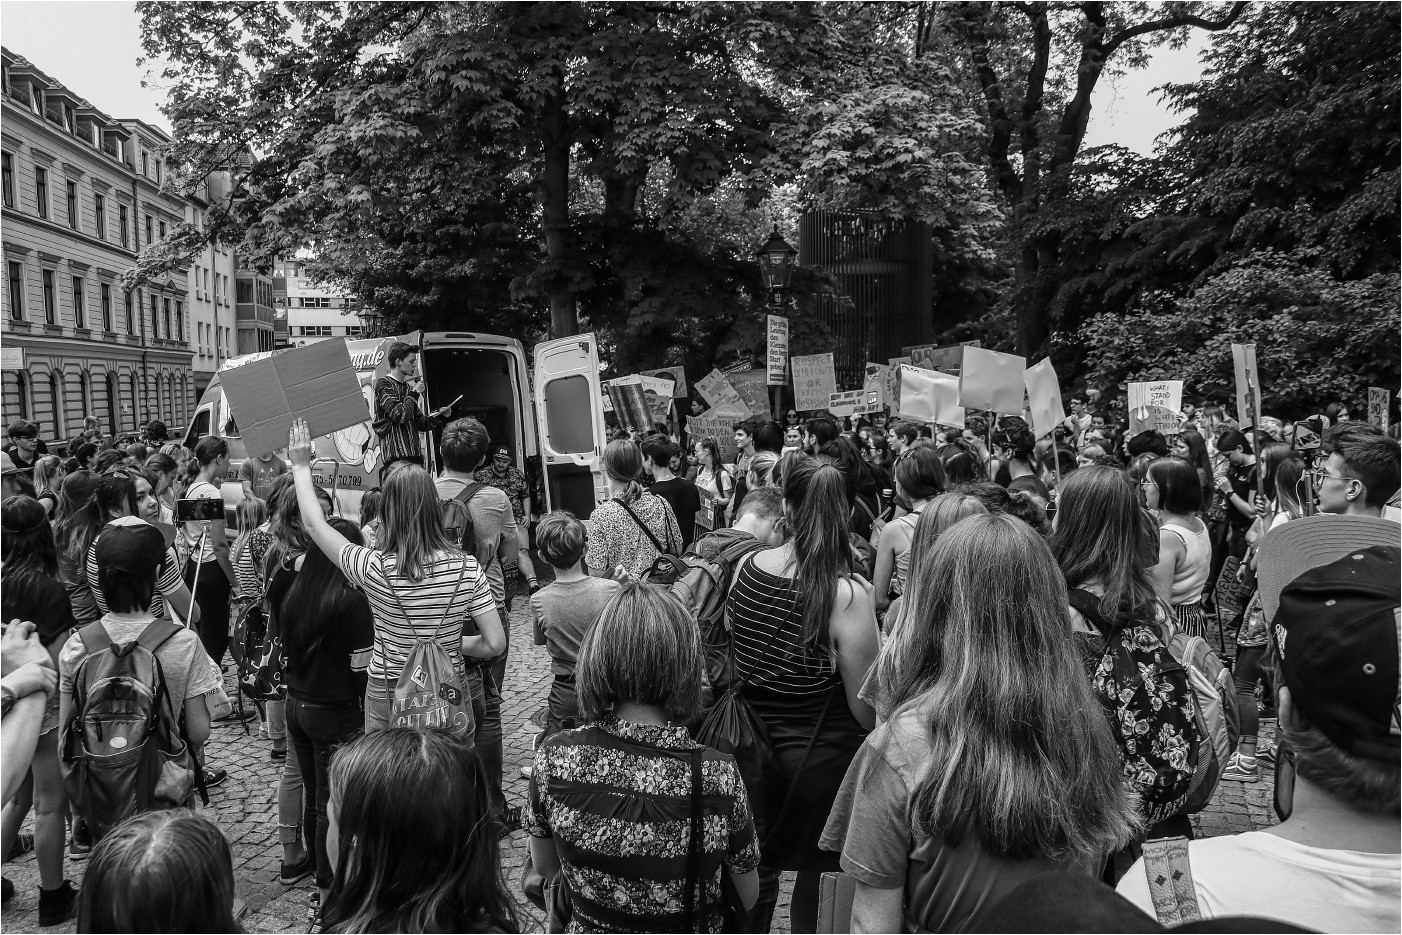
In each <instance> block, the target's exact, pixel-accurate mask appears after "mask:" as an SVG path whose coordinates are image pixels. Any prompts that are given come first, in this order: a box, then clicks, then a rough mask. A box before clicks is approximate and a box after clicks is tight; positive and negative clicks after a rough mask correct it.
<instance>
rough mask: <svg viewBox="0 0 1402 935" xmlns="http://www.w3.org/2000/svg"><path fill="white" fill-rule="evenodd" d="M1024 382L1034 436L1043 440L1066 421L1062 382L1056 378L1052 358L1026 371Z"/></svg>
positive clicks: (1024, 372)
mask: <svg viewBox="0 0 1402 935" xmlns="http://www.w3.org/2000/svg"><path fill="white" fill-rule="evenodd" d="M1022 382H1023V385H1024V386H1025V387H1026V388H1027V404H1028V408H1029V409H1031V419H1030V420H1029V421H1030V422H1031V423H1032V434H1033V435H1035V436H1036V437H1037V438H1041V437H1042V436H1043V435H1046V434H1047V433H1049V432H1051V431H1052V430H1053V429H1055V428H1056V427H1057V426H1058V425H1060V424H1061V423H1062V422H1065V421H1066V410H1065V409H1064V408H1063V407H1062V405H1061V382H1060V381H1059V380H1058V379H1057V377H1056V368H1054V367H1053V366H1052V362H1051V358H1050V357H1048V358H1046V359H1045V360H1041V361H1038V362H1037V363H1035V364H1033V365H1032V366H1031V367H1028V368H1027V369H1026V370H1024V371H1023V373H1022Z"/></svg>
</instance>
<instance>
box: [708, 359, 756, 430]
mask: <svg viewBox="0 0 1402 935" xmlns="http://www.w3.org/2000/svg"><path fill="white" fill-rule="evenodd" d="M696 391H697V392H698V393H700V394H701V398H702V399H704V400H706V402H708V403H710V404H711V408H712V409H719V410H721V411H724V412H728V413H731V414H733V415H736V416H739V417H740V418H742V419H748V418H749V417H750V415H751V413H750V409H749V407H748V406H746V405H745V403H744V401H743V400H741V399H740V394H739V393H737V392H735V387H734V386H732V385H731V383H730V380H728V379H727V378H726V376H725V374H723V373H721V372H720V371H719V370H712V371H711V372H710V373H708V374H706V375H705V376H704V377H702V378H701V379H699V380H697V381H696Z"/></svg>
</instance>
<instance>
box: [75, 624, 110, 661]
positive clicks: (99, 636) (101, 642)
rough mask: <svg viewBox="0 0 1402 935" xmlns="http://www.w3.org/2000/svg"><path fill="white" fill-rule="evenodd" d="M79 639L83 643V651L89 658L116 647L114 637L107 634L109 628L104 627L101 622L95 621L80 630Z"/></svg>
mask: <svg viewBox="0 0 1402 935" xmlns="http://www.w3.org/2000/svg"><path fill="white" fill-rule="evenodd" d="M78 638H79V639H80V640H82V641H83V650H84V651H85V652H86V654H87V655H89V656H91V655H92V654H93V653H96V652H101V651H102V650H104V649H106V648H107V647H109V646H112V645H114V644H113V642H112V637H111V636H109V635H108V634H107V628H106V627H104V626H103V625H102V621H101V620H94V621H93V622H92V623H90V624H88V625H87V626H85V627H83V628H82V629H81V630H79V631H78Z"/></svg>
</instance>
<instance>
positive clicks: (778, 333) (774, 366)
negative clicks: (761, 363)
mask: <svg viewBox="0 0 1402 935" xmlns="http://www.w3.org/2000/svg"><path fill="white" fill-rule="evenodd" d="M767 317H768V319H769V338H768V341H767V347H768V366H767V367H766V368H765V370H766V373H767V382H768V383H769V385H770V386H783V385H784V384H785V383H786V382H788V375H789V320H788V319H787V318H785V317H784V316H783V315H769V316H767Z"/></svg>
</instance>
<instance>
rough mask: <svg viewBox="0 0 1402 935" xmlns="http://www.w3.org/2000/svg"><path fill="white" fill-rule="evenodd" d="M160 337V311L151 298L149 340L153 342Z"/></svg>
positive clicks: (154, 299) (152, 297) (153, 298)
mask: <svg viewBox="0 0 1402 935" xmlns="http://www.w3.org/2000/svg"><path fill="white" fill-rule="evenodd" d="M160 336H161V310H160V306H158V305H157V304H156V297H155V296H154V295H153V296H151V339H152V340H155V339H156V338H159V337H160Z"/></svg>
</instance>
